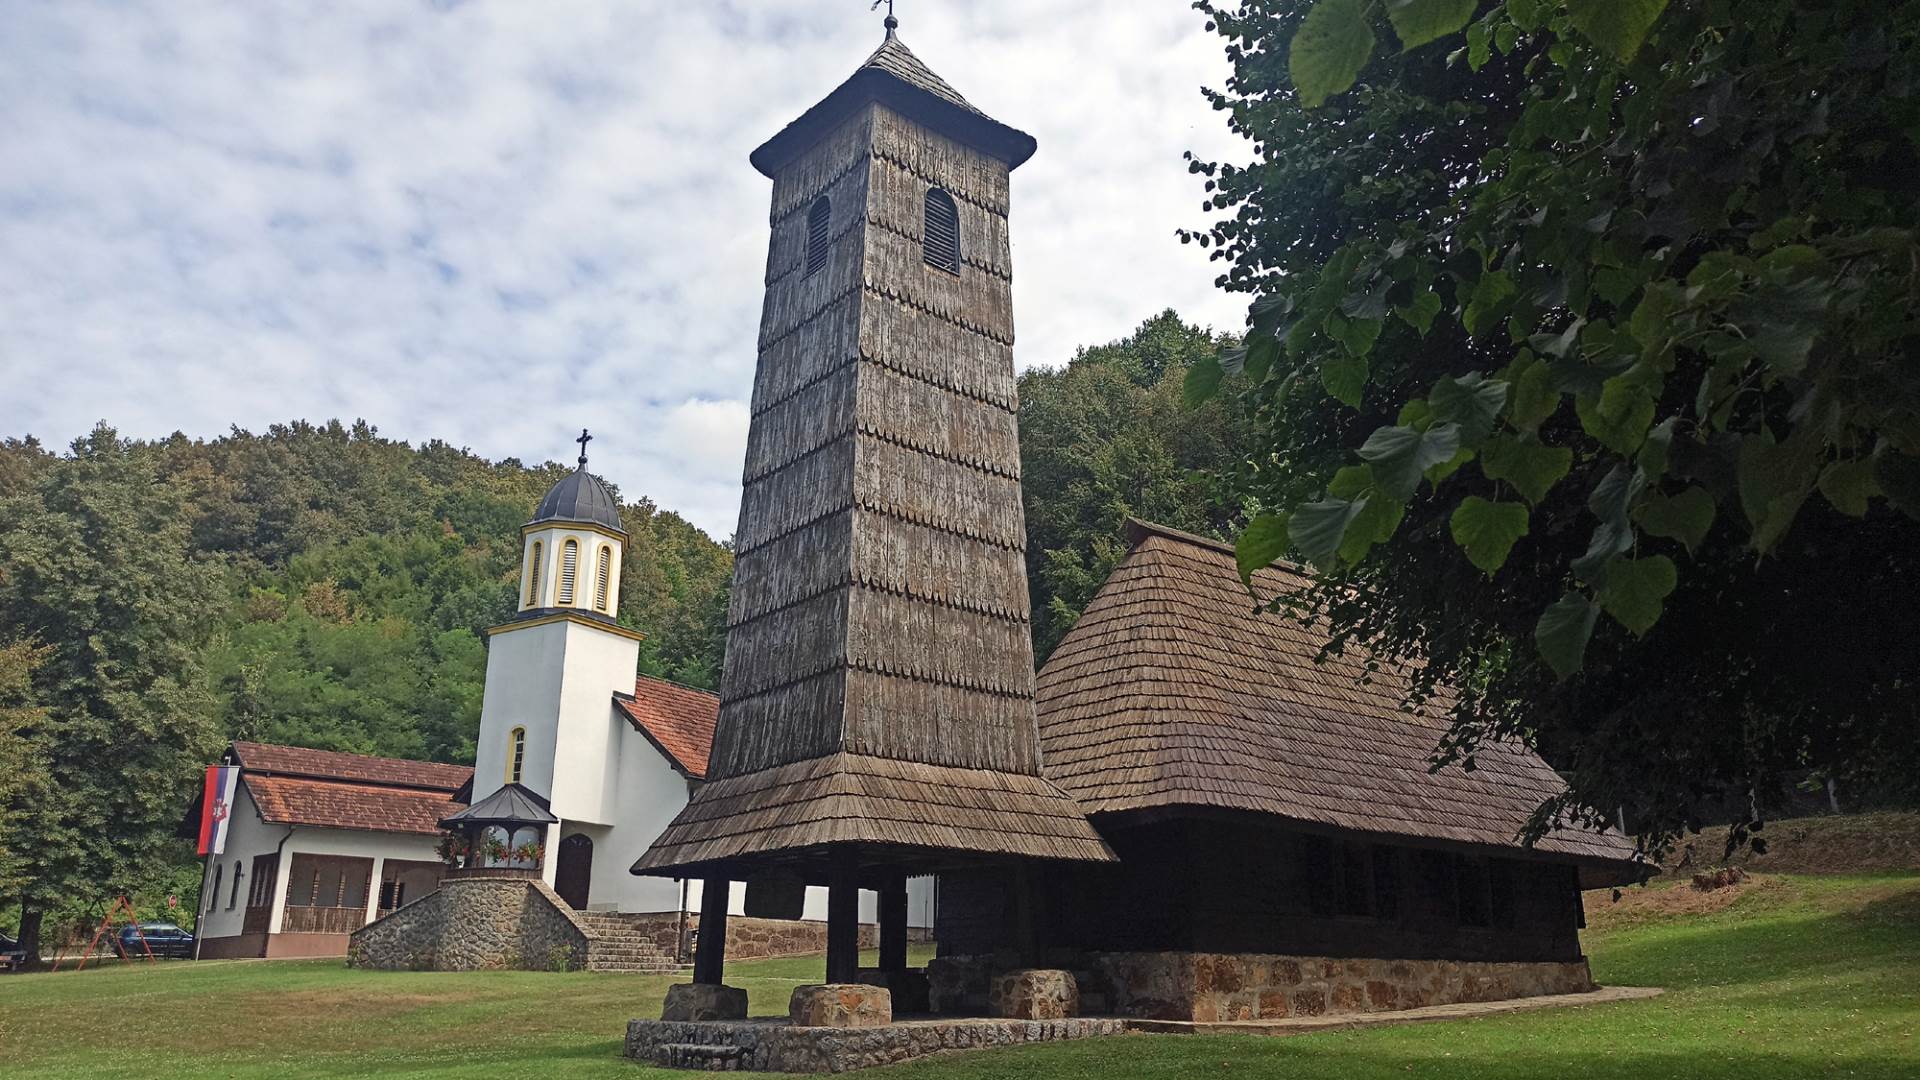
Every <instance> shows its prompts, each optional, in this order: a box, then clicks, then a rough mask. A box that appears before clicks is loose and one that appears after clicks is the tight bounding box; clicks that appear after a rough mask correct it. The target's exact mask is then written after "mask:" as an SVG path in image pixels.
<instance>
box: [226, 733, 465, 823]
mask: <svg viewBox="0 0 1920 1080" xmlns="http://www.w3.org/2000/svg"><path fill="white" fill-rule="evenodd" d="M231 756H232V759H233V761H234V763H235V764H237V765H239V766H240V781H241V783H242V784H244V785H245V786H246V789H247V793H248V794H249V795H251V796H252V797H253V804H254V806H256V807H258V808H259V810H260V817H261V819H262V820H264V821H266V822H268V823H270V824H275V825H305V826H309V827H312V828H322V829H358V830H364V831H368V832H403V833H419V834H423V835H432V834H434V833H437V832H439V825H438V823H439V821H440V819H441V818H443V817H446V816H447V815H448V814H450V813H452V812H454V811H456V810H458V809H460V808H461V807H462V806H463V805H464V804H463V803H461V802H459V801H457V800H456V799H455V798H454V793H455V792H456V791H458V790H459V789H460V788H461V787H462V786H463V785H465V784H466V783H467V781H468V780H470V779H472V777H473V769H472V767H471V766H466V765H442V764H439V763H436V762H431V761H408V760H405V759H402V758H383V757H370V756H368V755H366V754H348V753H342V752H340V751H337V750H311V749H308V748H306V747H303V746H276V745H273V744H271V743H256V742H236V743H234V744H233V749H232V752H231ZM198 817H199V802H198V800H196V801H195V804H194V807H193V808H192V809H191V810H189V812H188V818H189V819H191V820H197V819H198Z"/></svg>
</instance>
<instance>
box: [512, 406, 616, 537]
mask: <svg viewBox="0 0 1920 1080" xmlns="http://www.w3.org/2000/svg"><path fill="white" fill-rule="evenodd" d="M592 440H593V436H592V435H589V434H587V431H586V429H585V428H582V429H580V437H579V438H578V439H575V440H574V441H575V442H577V443H579V444H580V467H579V468H577V469H575V470H573V471H572V472H570V473H568V474H567V475H565V476H563V477H561V478H560V482H559V483H557V484H555V485H553V486H552V487H551V488H548V489H547V496H546V498H544V499H541V500H540V508H539V509H537V510H535V511H534V512H533V520H532V521H530V522H528V524H529V525H545V524H547V523H549V522H582V523H585V524H588V525H599V526H601V527H602V528H607V529H612V530H613V531H614V532H617V533H619V534H620V535H622V536H625V535H626V528H625V527H624V526H622V525H621V524H620V503H619V501H618V500H616V499H615V498H614V497H613V492H611V491H608V490H607V485H605V484H603V483H601V482H600V478H599V477H597V476H595V475H593V474H592V473H590V472H588V471H587V443H589V442H591V441H592Z"/></svg>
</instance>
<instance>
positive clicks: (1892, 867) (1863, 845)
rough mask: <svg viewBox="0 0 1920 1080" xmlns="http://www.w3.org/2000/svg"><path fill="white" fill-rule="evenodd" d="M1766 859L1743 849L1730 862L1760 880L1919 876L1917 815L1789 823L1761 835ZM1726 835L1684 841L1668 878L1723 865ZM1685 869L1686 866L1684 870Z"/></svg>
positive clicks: (1720, 831)
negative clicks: (1769, 876) (1766, 877)
mask: <svg viewBox="0 0 1920 1080" xmlns="http://www.w3.org/2000/svg"><path fill="white" fill-rule="evenodd" d="M1756 835H1758V836H1762V837H1765V838H1766V841H1767V853H1766V854H1765V855H1755V854H1754V853H1753V851H1752V849H1750V848H1745V847H1743V848H1741V849H1740V851H1738V852H1736V853H1735V854H1734V856H1733V859H1732V860H1731V861H1732V862H1733V864H1734V865H1736V866H1744V867H1746V868H1747V869H1749V870H1752V871H1755V872H1757V873H1762V874H1860V873H1868V872H1872V873H1883V872H1891V871H1897V870H1920V813H1915V812H1913V811H1899V810H1889V811H1883V812H1880V813H1876V814H1843V815H1834V816H1825V817H1808V818H1789V819H1786V820H1784V821H1776V822H1774V823H1773V824H1771V825H1768V826H1767V827H1766V828H1765V829H1763V830H1761V831H1760V832H1759V833H1758V834H1756ZM1726 850H1727V830H1726V829H1725V828H1712V829H1707V830H1705V831H1703V832H1701V833H1700V835H1698V836H1694V837H1689V838H1687V839H1686V840H1685V841H1683V842H1682V843H1681V844H1680V845H1679V847H1678V848H1677V849H1676V850H1675V851H1674V852H1673V854H1672V855H1671V856H1670V857H1669V858H1668V859H1667V867H1668V872H1669V873H1674V874H1679V875H1686V874H1691V873H1692V872H1693V871H1695V870H1698V869H1701V868H1703V867H1708V866H1719V865H1721V864H1722V863H1724V862H1726V861H1728V860H1727V859H1726V857H1725V856H1726ZM1682 864H1685V865H1682Z"/></svg>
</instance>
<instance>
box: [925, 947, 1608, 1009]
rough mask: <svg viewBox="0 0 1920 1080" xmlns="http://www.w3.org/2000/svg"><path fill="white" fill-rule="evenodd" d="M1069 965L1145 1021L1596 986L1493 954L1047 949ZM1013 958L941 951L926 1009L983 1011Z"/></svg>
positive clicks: (1097, 992)
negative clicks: (1488, 958)
mask: <svg viewBox="0 0 1920 1080" xmlns="http://www.w3.org/2000/svg"><path fill="white" fill-rule="evenodd" d="M1053 959H1054V960H1055V961H1056V964H1057V966H1060V967H1064V968H1067V969H1069V970H1072V971H1073V972H1074V976H1075V979H1076V981H1077V982H1078V983H1079V990H1080V995H1081V1007H1082V1011H1084V1012H1086V1013H1088V1014H1091V1015H1107V1014H1112V1015H1116V1016H1136V1017H1140V1018H1142V1019H1149V1020H1192V1021H1197V1022H1201V1023H1215V1022H1218V1021H1224V1020H1275V1019H1282V1018H1285V1017H1289V1016H1337V1015H1342V1014H1348V1013H1368V1012H1390V1011H1393V1010H1396V1009H1412V1008H1418V1007H1420V1006H1423V1005H1451V1004H1456V1003H1460V1002H1476V1001H1504V1000H1506V999H1508V998H1519V997H1536V996H1539V995H1543V994H1574V993H1580V992H1583V991H1587V990H1591V989H1593V977H1592V976H1591V975H1590V974H1589V973H1588V971H1587V962H1586V961H1585V960H1574V961H1565V962H1562V961H1539V962H1525V963H1495V962H1479V961H1463V960H1362V959H1339V958H1333V957H1324V956H1277V955H1263V954H1252V953H1186V952H1127V953H1090V954H1083V955H1081V956H1078V957H1074V958H1072V959H1068V958H1067V957H1064V956H1059V957H1054V958H1053ZM1016 966H1018V965H1017V964H1014V963H1013V961H1012V958H1011V957H997V958H996V957H985V956H943V957H940V958H938V959H936V960H933V961H932V962H930V963H929V964H928V965H927V978H928V981H929V983H930V984H931V991H932V1005H933V1011H934V1012H936V1013H941V1014H949V1015H950V1014H955V1013H962V1014H964V1013H973V1014H976V1015H977V1014H981V1013H984V1012H986V1011H988V1008H989V1001H988V992H989V989H990V987H991V986H992V984H993V979H994V978H995V976H997V975H999V974H1001V973H1003V972H1005V971H1007V970H1009V969H1010V968H1012V967H1016Z"/></svg>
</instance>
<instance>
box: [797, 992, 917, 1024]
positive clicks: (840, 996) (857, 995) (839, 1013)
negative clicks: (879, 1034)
mask: <svg viewBox="0 0 1920 1080" xmlns="http://www.w3.org/2000/svg"><path fill="white" fill-rule="evenodd" d="M787 1019H788V1020H789V1021H791V1022H792V1024H793V1026H795V1027H834V1028H857V1027H885V1026H887V1025H888V1024H891V1023H893V994H892V993H891V992H890V991H888V990H887V988H886V987H884V986H868V985H867V984H865V983H822V984H819V985H815V986H796V987H794V988H793V997H792V998H791V999H789V1000H788V1002H787Z"/></svg>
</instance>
